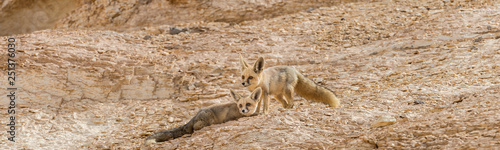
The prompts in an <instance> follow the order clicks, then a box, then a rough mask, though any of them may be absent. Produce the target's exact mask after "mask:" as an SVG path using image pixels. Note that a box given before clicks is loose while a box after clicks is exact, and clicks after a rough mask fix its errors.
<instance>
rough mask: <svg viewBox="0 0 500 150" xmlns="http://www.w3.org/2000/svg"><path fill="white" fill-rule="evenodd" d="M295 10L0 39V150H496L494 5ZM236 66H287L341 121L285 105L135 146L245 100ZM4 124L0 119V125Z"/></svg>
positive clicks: (302, 103)
mask: <svg viewBox="0 0 500 150" xmlns="http://www.w3.org/2000/svg"><path fill="white" fill-rule="evenodd" d="M155 2H156V1H153V2H151V3H155ZM214 2H215V1H214ZM255 2H259V1H255ZM95 4H100V2H99V1H98V2H95ZM181 4H182V3H181ZM188 4H190V3H188ZM182 5H187V4H182ZM211 5H215V4H211ZM318 5H319V4H318ZM85 6H87V5H85ZM88 7H89V9H88V10H93V8H94V5H90V4H89V5H88ZM158 7H159V8H160V5H159V6H158ZM85 8H86V7H85ZM103 8H108V7H103ZM194 8H197V7H194ZM308 8H309V7H307V8H303V9H302V8H301V9H300V10H299V11H296V12H294V13H290V14H283V15H280V16H261V17H262V18H250V19H248V18H247V19H248V20H245V21H240V22H239V23H228V22H212V21H215V20H211V21H210V20H209V21H202V22H199V21H193V22H187V23H180V24H170V25H153V26H147V27H140V28H136V27H134V28H123V29H119V30H96V29H95V28H86V27H85V26H78V27H74V28H73V27H72V26H71V25H70V24H68V25H69V26H66V27H68V28H66V27H61V28H59V29H51V30H43V31H36V32H33V33H30V34H21V35H15V36H2V37H0V46H3V47H7V46H6V45H7V38H9V37H15V38H16V40H17V41H16V44H17V50H18V55H17V56H16V59H18V65H19V66H18V68H17V73H18V80H17V81H16V83H18V87H19V88H18V91H17V92H18V100H17V105H16V106H17V107H18V108H17V110H16V118H17V121H18V126H17V130H16V131H17V132H18V133H17V137H16V138H17V141H16V143H15V144H14V143H12V142H9V141H7V140H1V141H0V149H9V148H14V149H23V148H24V149H74V148H78V149H140V148H143V149H147V148H150V149H235V148H241V147H247V148H255V149H341V148H346V149H371V148H383V149H468V148H484V149H495V148H496V149H498V148H500V103H499V102H498V101H499V100H500V93H499V91H500V1H495V0H491V1H490V0H478V1H465V0H455V1H446V0H445V1H431V0H425V1H420V2H416V1H390V0H387V1H378V2H355V3H347V2H346V3H338V4H335V5H329V4H324V6H323V7H318V8H314V9H308ZM109 9H111V8H109ZM124 9H125V10H128V9H127V8H124ZM186 9H187V8H186ZM78 10H79V11H83V8H82V9H78ZM125 10H124V11H121V12H123V13H127V11H125ZM268 11H272V10H268ZM77 12H78V11H77ZM259 13H260V12H259ZM259 13H256V14H255V15H259ZM80 15H86V14H85V13H80V14H79V13H75V14H73V15H70V16H68V18H65V19H62V21H63V22H64V21H65V20H66V21H69V20H72V19H74V17H76V18H78V16H80ZM102 15H111V14H110V13H107V12H106V11H104V12H103V14H102ZM263 18H265V19H263ZM92 21H96V20H92ZM74 23H77V21H75V22H74ZM100 26H101V27H103V26H114V25H113V24H112V23H109V22H108V23H103V24H101V25H100ZM134 26H135V25H134ZM174 27H175V28H174ZM75 28H79V29H75ZM173 33H175V34H173ZM239 53H241V54H242V55H243V56H244V57H246V58H247V60H248V62H252V63H253V62H254V61H255V60H256V59H257V58H258V57H259V56H262V57H264V58H265V59H266V66H275V65H289V66H294V67H295V68H296V69H297V70H299V71H300V72H302V73H303V74H304V75H305V76H306V77H308V78H310V79H312V80H314V81H315V82H317V83H318V84H320V85H322V86H325V87H327V88H329V89H331V90H333V91H335V93H336V95H337V97H338V98H339V99H341V108H337V109H336V108H330V107H327V105H325V104H322V103H317V102H313V101H308V100H305V99H303V98H301V97H299V96H295V97H294V99H295V100H296V106H295V107H294V108H292V109H283V108H281V104H279V102H277V101H275V100H272V101H271V107H270V114H268V115H259V116H254V117H246V118H241V119H239V120H237V121H230V122H227V123H224V124H218V125H212V126H209V127H206V128H203V129H201V130H199V131H196V132H194V133H193V134H192V135H185V136H183V137H181V138H178V139H174V140H171V141H167V142H164V143H158V144H154V145H152V146H151V147H144V146H142V142H143V140H144V139H145V138H146V137H147V136H148V135H151V134H152V133H153V132H157V131H160V130H164V129H170V128H173V127H177V126H180V125H183V124H185V123H186V122H187V121H189V119H191V118H192V117H193V116H194V115H195V114H196V112H197V111H198V110H200V109H201V108H204V107H209V106H211V105H216V104H221V103H229V102H231V101H232V99H231V98H230V96H229V89H234V90H236V91H237V92H239V93H241V94H243V95H248V94H250V92H249V91H247V89H245V88H243V87H242V86H241V85H240V74H239V65H240V64H239V58H238V54H239ZM0 55H3V56H5V55H7V51H6V50H3V51H0ZM0 61H1V62H7V57H0ZM1 68H2V70H4V71H2V72H1V73H0V78H2V79H4V80H0V85H2V87H6V85H7V84H8V83H7V80H6V79H7V71H6V70H7V66H6V65H2V66H1ZM7 92H8V91H7V90H5V88H2V89H0V93H1V94H3V95H7ZM0 104H1V105H2V106H7V105H8V101H1V102H0ZM8 116H9V115H8V114H7V108H6V107H1V108H0V118H2V119H3V121H7V119H8ZM2 123H4V122H2ZM1 128H2V131H4V130H7V128H8V127H7V126H5V125H4V126H2V127H1ZM0 137H2V138H5V139H6V138H7V133H6V132H0Z"/></svg>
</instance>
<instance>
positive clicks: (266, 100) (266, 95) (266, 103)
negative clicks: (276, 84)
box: [262, 92, 269, 115]
mask: <svg viewBox="0 0 500 150" xmlns="http://www.w3.org/2000/svg"><path fill="white" fill-rule="evenodd" d="M262 101H264V114H266V115H267V114H268V113H269V111H268V110H269V92H264V93H262Z"/></svg>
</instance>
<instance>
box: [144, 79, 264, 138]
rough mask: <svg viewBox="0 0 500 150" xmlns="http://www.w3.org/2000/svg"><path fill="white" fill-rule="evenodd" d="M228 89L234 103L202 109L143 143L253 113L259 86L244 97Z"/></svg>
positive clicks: (190, 132) (151, 136) (171, 136)
mask: <svg viewBox="0 0 500 150" xmlns="http://www.w3.org/2000/svg"><path fill="white" fill-rule="evenodd" d="M230 91H231V92H230V94H231V97H233V99H234V100H235V101H236V103H234V102H233V103H228V104H222V105H217V106H212V107H209V108H206V109H202V110H200V111H198V113H197V114H196V115H195V116H194V117H193V118H192V119H191V120H190V121H189V122H188V123H186V124H185V125H183V126H180V127H177V128H173V129H170V130H164V131H160V132H156V133H154V134H152V135H150V136H148V137H147V138H146V140H145V141H144V145H150V144H153V143H157V142H164V141H168V140H171V139H175V138H178V137H181V136H183V135H184V134H192V133H193V132H194V131H195V130H200V129H201V128H203V127H206V126H210V125H212V124H220V123H224V122H228V121H231V120H237V119H239V118H241V117H246V116H251V115H253V114H254V113H255V111H256V110H257V104H258V103H259V101H260V96H261V94H262V90H261V88H257V89H255V90H254V91H253V92H252V94H251V95H250V96H248V97H244V98H242V97H241V95H239V94H238V93H236V92H234V91H233V90H230Z"/></svg>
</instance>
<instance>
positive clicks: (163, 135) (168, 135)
mask: <svg viewBox="0 0 500 150" xmlns="http://www.w3.org/2000/svg"><path fill="white" fill-rule="evenodd" d="M193 132H194V129H193V120H190V121H189V122H188V123H186V124H185V125H183V126H180V127H176V128H172V129H169V130H164V131H160V132H156V133H154V134H152V135H150V136H148V137H147V138H146V140H145V142H144V144H145V145H150V144H153V143H158V142H164V141H168V140H171V139H175V138H178V137H181V136H183V135H184V134H192V133H193Z"/></svg>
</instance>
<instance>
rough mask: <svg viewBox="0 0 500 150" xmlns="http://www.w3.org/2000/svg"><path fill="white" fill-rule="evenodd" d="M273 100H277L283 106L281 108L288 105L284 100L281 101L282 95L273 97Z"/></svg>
mask: <svg viewBox="0 0 500 150" xmlns="http://www.w3.org/2000/svg"><path fill="white" fill-rule="evenodd" d="M274 99H276V100H278V101H279V102H280V103H281V105H283V108H288V103H287V102H286V100H285V99H283V94H280V95H275V96H274Z"/></svg>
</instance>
